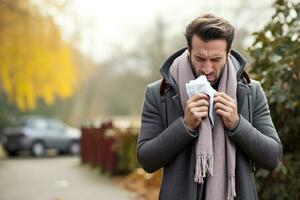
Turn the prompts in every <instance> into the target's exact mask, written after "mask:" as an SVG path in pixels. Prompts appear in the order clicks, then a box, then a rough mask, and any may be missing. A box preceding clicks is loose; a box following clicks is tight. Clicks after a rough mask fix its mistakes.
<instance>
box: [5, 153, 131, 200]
mask: <svg viewBox="0 0 300 200" xmlns="http://www.w3.org/2000/svg"><path fill="white" fill-rule="evenodd" d="M134 197H135V195H134V194H132V193H130V192H128V191H127V190H125V189H123V188H120V187H119V186H117V185H116V184H114V183H113V182H112V181H111V179H110V178H109V177H105V176H101V175H100V174H99V173H98V172H97V171H96V170H93V169H92V168H91V167H89V166H86V165H81V164H80V160H79V158H78V157H49V158H44V159H35V158H31V157H21V158H15V159H0V200H20V199H26V200H27V199H28V200H134V199H135V198H134Z"/></svg>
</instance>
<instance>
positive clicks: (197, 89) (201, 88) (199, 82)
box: [186, 75, 216, 126]
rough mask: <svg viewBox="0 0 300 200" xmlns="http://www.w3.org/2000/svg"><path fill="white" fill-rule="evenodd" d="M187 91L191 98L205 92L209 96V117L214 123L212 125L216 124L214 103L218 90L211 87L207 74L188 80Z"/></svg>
mask: <svg viewBox="0 0 300 200" xmlns="http://www.w3.org/2000/svg"><path fill="white" fill-rule="evenodd" d="M186 91H187V94H188V96H189V98H191V96H193V95H194V94H197V93H205V94H207V95H208V96H209V118H210V121H211V123H212V126H214V110H213V107H214V106H213V105H214V104H213V103H214V95H215V92H216V90H215V89H214V88H212V87H211V85H210V83H209V82H208V81H207V79H206V76H205V75H201V76H199V77H198V78H197V79H195V80H191V81H190V82H188V83H187V84H186Z"/></svg>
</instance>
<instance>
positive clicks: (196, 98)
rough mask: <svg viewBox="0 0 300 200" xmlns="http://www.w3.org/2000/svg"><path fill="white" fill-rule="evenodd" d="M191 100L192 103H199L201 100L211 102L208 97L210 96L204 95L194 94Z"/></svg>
mask: <svg viewBox="0 0 300 200" xmlns="http://www.w3.org/2000/svg"><path fill="white" fill-rule="evenodd" d="M190 99H191V101H198V100H201V99H206V100H209V97H208V95H206V94H204V93H197V94H194V95H193V96H192V97H191V98H190Z"/></svg>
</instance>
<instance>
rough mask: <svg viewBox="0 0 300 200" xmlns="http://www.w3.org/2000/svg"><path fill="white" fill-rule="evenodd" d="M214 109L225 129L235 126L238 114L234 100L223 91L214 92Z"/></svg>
mask: <svg viewBox="0 0 300 200" xmlns="http://www.w3.org/2000/svg"><path fill="white" fill-rule="evenodd" d="M214 109H215V111H216V113H217V114H218V115H220V116H221V118H222V120H223V123H224V126H225V127H226V128H227V129H233V128H235V126H236V124H237V122H238V120H239V115H238V113H237V106H236V103H235V101H234V100H233V99H232V98H231V97H230V96H228V95H226V94H225V93H223V92H216V93H215V98H214Z"/></svg>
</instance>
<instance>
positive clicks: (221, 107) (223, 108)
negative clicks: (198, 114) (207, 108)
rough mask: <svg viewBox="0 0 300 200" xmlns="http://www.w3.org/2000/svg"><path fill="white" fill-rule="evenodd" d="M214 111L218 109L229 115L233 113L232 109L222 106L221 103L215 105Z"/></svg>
mask: <svg viewBox="0 0 300 200" xmlns="http://www.w3.org/2000/svg"><path fill="white" fill-rule="evenodd" d="M214 109H215V110H218V109H220V110H223V111H225V112H229V113H230V112H232V111H233V108H232V107H229V106H227V105H224V104H222V103H215V105H214Z"/></svg>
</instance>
